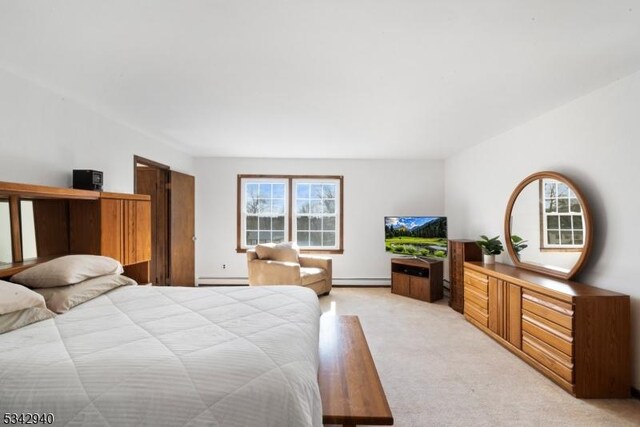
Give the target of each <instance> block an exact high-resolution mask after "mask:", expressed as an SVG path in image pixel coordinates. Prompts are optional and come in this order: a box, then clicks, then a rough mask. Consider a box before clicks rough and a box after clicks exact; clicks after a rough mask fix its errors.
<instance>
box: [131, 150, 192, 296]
mask: <svg viewBox="0 0 640 427" xmlns="http://www.w3.org/2000/svg"><path fill="white" fill-rule="evenodd" d="M134 171H135V173H134V192H135V193H137V194H147V195H149V196H151V254H152V256H151V263H150V277H151V280H152V282H153V283H154V284H156V285H161V286H195V178H194V177H193V176H191V175H187V174H183V173H180V172H176V171H172V170H171V169H170V167H169V166H167V165H163V164H162V163H158V162H155V161H153V160H149V159H145V158H143V157H140V156H134Z"/></svg>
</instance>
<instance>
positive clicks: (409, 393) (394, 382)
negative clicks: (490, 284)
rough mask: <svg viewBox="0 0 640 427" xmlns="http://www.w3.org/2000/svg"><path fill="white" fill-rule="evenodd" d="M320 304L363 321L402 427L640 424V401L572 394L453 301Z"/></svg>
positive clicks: (360, 293)
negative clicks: (467, 317) (468, 317)
mask: <svg viewBox="0 0 640 427" xmlns="http://www.w3.org/2000/svg"><path fill="white" fill-rule="evenodd" d="M320 302H321V305H322V309H323V311H324V312H327V311H330V310H331V309H332V306H333V307H334V309H335V313H336V314H354V315H357V316H359V317H360V322H361V323H362V327H363V329H364V332H365V335H366V336H367V341H368V342H369V347H370V348H371V353H372V354H373V358H374V360H375V362H376V366H377V368H378V373H379V374H380V379H381V380H382V384H383V386H384V389H385V392H386V394H387V399H388V400H389V405H390V406H391V410H392V412H393V416H394V419H395V425H396V426H400V427H408V426H495V425H505V426H506V425H508V426H539V425H544V426H552V425H557V426H560V425H562V426H569V425H571V426H612V425H616V426H617V425H636V426H637V425H640V401H639V400H636V399H606V400H605V399H597V400H594V399H587V400H580V399H576V398H574V397H572V396H571V395H569V394H568V393H566V392H565V391H563V390H562V389H561V388H560V387H558V386H556V385H555V384H554V383H552V382H551V381H550V380H548V379H547V378H546V377H544V376H543V375H542V374H540V373H538V372H537V371H536V370H534V369H533V368H531V367H530V366H529V365H527V364H526V363H525V362H523V361H521V360H520V359H518V358H517V357H516V356H514V355H513V354H511V353H510V352H509V351H508V350H506V349H504V348H503V347H502V346H500V345H499V344H498V343H496V342H495V341H494V340H493V339H491V338H490V337H489V336H487V335H485V334H484V333H483V332H481V331H480V330H478V329H476V328H475V327H474V326H472V325H471V324H470V323H468V322H467V321H465V320H464V317H463V316H462V315H461V314H459V313H457V312H455V311H454V310H452V309H451V308H449V306H448V305H447V301H446V300H442V301H440V302H438V303H434V304H429V303H425V302H421V301H417V300H413V299H410V298H406V297H402V296H398V295H394V294H392V293H391V290H390V289H389V288H360V289H358V288H333V290H332V291H331V294H330V295H328V296H325V297H321V298H320Z"/></svg>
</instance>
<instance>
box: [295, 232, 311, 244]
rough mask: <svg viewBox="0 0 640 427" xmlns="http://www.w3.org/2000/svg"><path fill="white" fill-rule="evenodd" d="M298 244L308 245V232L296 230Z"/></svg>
mask: <svg viewBox="0 0 640 427" xmlns="http://www.w3.org/2000/svg"><path fill="white" fill-rule="evenodd" d="M297 243H298V246H309V233H308V232H306V231H302V232H301V231H298V242H297Z"/></svg>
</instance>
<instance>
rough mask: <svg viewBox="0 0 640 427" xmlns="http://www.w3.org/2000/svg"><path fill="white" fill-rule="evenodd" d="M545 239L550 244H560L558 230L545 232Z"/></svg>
mask: <svg viewBox="0 0 640 427" xmlns="http://www.w3.org/2000/svg"><path fill="white" fill-rule="evenodd" d="M547 240H548V241H549V244H550V245H559V244H560V232H559V231H548V232H547Z"/></svg>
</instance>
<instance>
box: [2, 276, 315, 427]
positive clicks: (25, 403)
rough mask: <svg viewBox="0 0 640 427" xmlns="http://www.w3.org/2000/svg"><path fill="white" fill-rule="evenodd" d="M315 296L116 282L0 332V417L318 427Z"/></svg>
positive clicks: (296, 290) (289, 290)
mask: <svg viewBox="0 0 640 427" xmlns="http://www.w3.org/2000/svg"><path fill="white" fill-rule="evenodd" d="M320 314H321V313H320V309H319V304H318V298H317V297H316V295H315V293H314V292H313V291H311V290H309V289H305V288H302V287H294V286H282V287H281V286H270V287H250V288H246V287H201V288H195V289H194V288H191V289H185V288H172V287H151V286H124V287H121V288H118V289H115V290H113V291H110V292H108V293H106V294H104V295H101V296H99V297H97V298H95V299H92V300H91V301H88V302H86V303H84V304H81V305H78V306H77V307H75V308H73V309H71V310H70V311H68V312H67V313H65V314H62V315H58V316H56V317H55V318H53V319H49V320H44V321H40V322H38V323H34V324H31V325H28V326H25V327H23V328H21V329H18V330H14V331H11V332H7V333H5V334H2V335H0V384H1V387H0V413H1V414H4V413H16V414H20V413H26V412H28V413H34V412H36V413H40V414H42V413H50V414H53V416H54V417H55V424H56V425H69V426H73V425H95V426H116V425H117V426H132V425H136V426H147V425H148V426H178V425H185V426H202V425H208V426H243V427H244V426H278V427H281V426H320V425H322V405H321V401H320V393H319V389H318V381H317V375H318V329H319V326H318V324H319V322H318V320H319V316H320Z"/></svg>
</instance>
